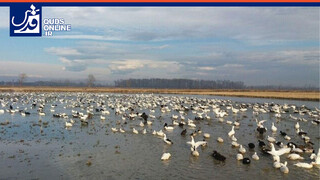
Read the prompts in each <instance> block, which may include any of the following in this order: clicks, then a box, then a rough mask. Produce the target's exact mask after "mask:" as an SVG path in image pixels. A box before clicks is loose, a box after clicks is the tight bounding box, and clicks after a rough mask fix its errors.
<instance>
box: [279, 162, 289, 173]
mask: <svg viewBox="0 0 320 180" xmlns="http://www.w3.org/2000/svg"><path fill="white" fill-rule="evenodd" d="M280 171H281V172H283V173H285V174H287V173H289V168H288V167H287V161H286V162H284V164H282V163H281V167H280Z"/></svg>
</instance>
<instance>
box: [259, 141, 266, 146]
mask: <svg viewBox="0 0 320 180" xmlns="http://www.w3.org/2000/svg"><path fill="white" fill-rule="evenodd" d="M258 141H259V147H265V146H266V143H264V142H263V141H261V140H258Z"/></svg>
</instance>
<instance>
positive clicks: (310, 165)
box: [293, 162, 314, 169]
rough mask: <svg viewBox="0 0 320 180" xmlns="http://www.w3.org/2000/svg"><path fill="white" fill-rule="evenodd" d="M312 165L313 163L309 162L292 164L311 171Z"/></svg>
mask: <svg viewBox="0 0 320 180" xmlns="http://www.w3.org/2000/svg"><path fill="white" fill-rule="evenodd" d="M313 164H314V162H311V163H303V162H299V163H296V164H293V165H295V166H297V167H301V168H306V169H311V168H312V167H313Z"/></svg>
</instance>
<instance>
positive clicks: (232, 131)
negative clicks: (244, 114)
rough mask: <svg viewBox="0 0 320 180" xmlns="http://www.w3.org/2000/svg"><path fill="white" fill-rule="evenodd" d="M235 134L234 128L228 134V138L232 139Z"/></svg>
mask: <svg viewBox="0 0 320 180" xmlns="http://www.w3.org/2000/svg"><path fill="white" fill-rule="evenodd" d="M234 134H235V132H234V126H232V129H231V131H230V132H229V133H228V136H229V137H231V136H232V135H234Z"/></svg>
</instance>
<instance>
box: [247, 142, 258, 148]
mask: <svg viewBox="0 0 320 180" xmlns="http://www.w3.org/2000/svg"><path fill="white" fill-rule="evenodd" d="M248 146H249V148H250V149H254V148H255V147H256V146H255V145H254V144H253V143H249V144H248Z"/></svg>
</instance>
